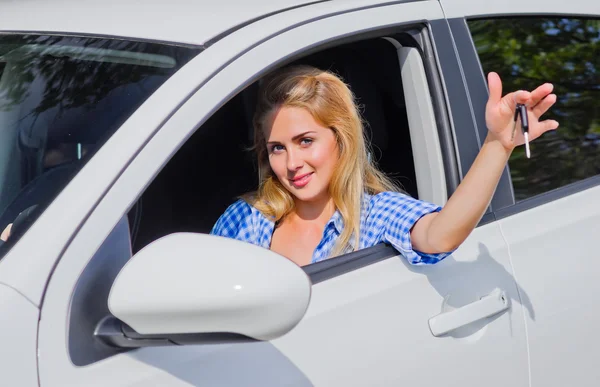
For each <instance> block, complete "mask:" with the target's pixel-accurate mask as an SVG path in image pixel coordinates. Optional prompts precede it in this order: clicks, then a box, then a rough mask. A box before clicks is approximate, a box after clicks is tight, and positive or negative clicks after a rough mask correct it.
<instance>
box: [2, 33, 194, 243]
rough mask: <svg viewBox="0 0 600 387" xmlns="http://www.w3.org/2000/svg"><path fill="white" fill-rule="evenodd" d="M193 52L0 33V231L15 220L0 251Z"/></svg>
mask: <svg viewBox="0 0 600 387" xmlns="http://www.w3.org/2000/svg"><path fill="white" fill-rule="evenodd" d="M197 52H198V49H194V48H186V47H179V46H174V45H167V44H158V43H149V42H136V41H130V40H122V39H103V38H88V37H75V36H43V35H19V34H6V35H0V228H1V229H2V230H4V228H5V227H6V226H7V225H8V224H10V223H14V225H13V229H12V232H11V236H10V238H9V241H8V242H9V243H7V244H5V245H3V246H2V249H3V252H5V251H7V249H8V248H9V247H10V245H11V244H14V242H15V241H16V240H17V239H18V237H19V236H20V235H22V234H23V232H24V231H25V230H26V228H27V226H28V225H29V224H31V222H32V221H33V219H35V217H36V216H38V215H39V214H40V213H41V212H42V210H43V209H44V208H45V207H46V206H47V205H48V204H49V203H50V202H51V201H52V199H53V198H54V197H55V196H56V195H57V194H58V193H59V192H60V191H61V189H62V188H63V187H64V186H65V185H66V184H67V182H68V181H69V180H70V179H71V178H72V177H73V176H74V174H75V173H77V171H78V170H79V169H80V168H81V166H82V165H83V164H84V163H85V162H86V161H87V160H88V159H89V158H90V157H91V156H92V155H93V154H94V152H95V151H96V150H97V149H98V148H99V147H100V146H101V145H102V144H103V143H104V142H105V141H106V139H107V138H108V137H110V135H111V134H113V133H114V132H115V131H116V130H117V129H118V128H119V126H120V125H121V124H122V123H123V122H124V121H125V120H126V119H127V118H128V117H129V116H130V115H131V114H132V113H133V112H134V111H135V110H136V108H137V107H138V106H139V105H140V104H141V103H142V102H143V101H144V100H145V99H146V98H148V96H149V95H150V94H152V92H154V91H155V90H156V89H157V88H158V87H159V86H160V85H161V84H162V83H163V82H165V80H166V79H167V78H168V77H169V76H171V75H172V74H173V73H174V72H175V71H177V69H178V68H180V67H181V66H182V65H183V64H185V63H186V62H188V61H189V59H190V58H192V57H193V56H194V55H195V54H196V53H197ZM19 215H21V216H19Z"/></svg>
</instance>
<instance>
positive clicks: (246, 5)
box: [0, 0, 324, 45]
mask: <svg viewBox="0 0 600 387" xmlns="http://www.w3.org/2000/svg"><path fill="white" fill-rule="evenodd" d="M322 1H324V0H321V1H315V0H252V1H249V0H218V1H214V0H169V1H166V0H101V1H100V0H60V1H51V0H8V1H7V0H4V1H2V2H0V8H1V9H2V11H1V12H0V32H2V31H4V32H25V31H26V32H36V33H38V32H42V33H51V34H56V33H69V34H82V35H101V36H117V37H129V38H137V39H148V40H157V41H168V42H177V43H184V44H194V45H202V44H204V43H206V42H208V41H210V40H211V39H215V38H216V37H218V36H219V35H222V34H225V33H227V31H229V30H231V29H235V28H236V27H238V26H240V25H244V24H247V23H249V22H251V21H253V20H255V19H259V18H261V17H265V16H268V15H270V14H273V13H278V12H282V11H285V10H287V9H290V8H295V7H301V6H304V5H309V4H314V3H319V2H322Z"/></svg>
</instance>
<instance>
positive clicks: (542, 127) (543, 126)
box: [532, 120, 558, 137]
mask: <svg viewBox="0 0 600 387" xmlns="http://www.w3.org/2000/svg"><path fill="white" fill-rule="evenodd" d="M557 128H558V121H555V120H544V121H541V122H538V123H537V125H535V127H534V128H532V129H533V130H535V137H539V136H541V135H542V134H544V133H546V132H547V131H550V130H555V129H557Z"/></svg>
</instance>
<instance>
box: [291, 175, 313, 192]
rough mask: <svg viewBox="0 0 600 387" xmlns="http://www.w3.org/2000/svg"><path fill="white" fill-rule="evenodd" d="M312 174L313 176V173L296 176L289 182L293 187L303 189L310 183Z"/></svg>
mask: <svg viewBox="0 0 600 387" xmlns="http://www.w3.org/2000/svg"><path fill="white" fill-rule="evenodd" d="M312 174H313V172H310V173H307V174H304V175H301V176H298V177H296V178H294V179H290V182H291V183H292V185H293V186H295V187H298V188H301V187H304V186H305V185H307V184H308V182H309V181H310V179H311V177H312Z"/></svg>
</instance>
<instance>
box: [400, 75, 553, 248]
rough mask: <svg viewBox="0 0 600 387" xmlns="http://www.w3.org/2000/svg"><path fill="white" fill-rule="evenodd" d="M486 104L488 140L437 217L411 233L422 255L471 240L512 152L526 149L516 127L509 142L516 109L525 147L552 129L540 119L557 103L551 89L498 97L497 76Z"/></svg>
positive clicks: (490, 84)
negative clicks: (520, 111)
mask: <svg viewBox="0 0 600 387" xmlns="http://www.w3.org/2000/svg"><path fill="white" fill-rule="evenodd" d="M488 87H489V92H490V95H489V99H488V102H487V105H486V110H485V121H486V125H487V127H488V135H487V137H486V139H485V142H484V143H483V146H482V147H481V149H480V151H479V154H478V155H477V157H476V158H475V161H474V162H473V165H472V166H471V168H470V169H469V172H468V173H467V174H466V176H465V177H464V179H463V181H462V182H461V183H460V184H459V186H458V187H457V189H456V191H455V192H454V194H453V195H452V196H451V197H450V198H449V199H448V202H447V203H446V205H445V206H444V207H443V208H442V210H441V211H440V212H438V213H433V214H429V215H425V216H423V217H422V218H421V219H420V220H419V221H417V223H416V224H415V225H414V227H413V229H412V231H411V241H412V245H413V247H414V248H415V249H416V250H418V251H422V252H424V253H438V252H447V251H452V250H454V249H456V248H457V247H458V246H460V244H461V243H462V242H463V241H464V240H465V239H466V238H467V237H468V236H469V234H470V233H471V231H473V229H474V228H475V226H476V225H477V223H479V220H480V219H481V217H482V216H483V214H484V213H485V210H486V208H487V207H488V206H489V204H490V201H491V200H492V196H493V195H494V191H495V190H496V186H497V185H498V181H499V180H500V176H501V175H502V171H503V170H504V167H505V166H506V163H507V162H508V158H509V156H510V154H511V152H512V150H513V149H514V148H515V146H518V145H522V144H523V143H524V137H523V134H522V132H521V128H520V122H519V123H518V124H517V128H516V131H515V135H514V138H513V135H512V134H513V127H514V116H515V109H516V104H517V103H520V104H524V105H526V107H527V116H528V119H529V141H533V140H535V139H536V138H537V137H539V136H541V135H542V134H543V133H545V132H547V131H549V130H553V129H556V128H557V127H558V122H556V121H554V120H545V121H540V117H541V116H542V114H544V113H545V112H546V111H547V110H548V109H549V108H550V107H551V106H552V105H553V104H554V103H555V102H556V95H554V94H551V93H552V89H553V86H552V85H551V84H549V83H545V84H543V85H541V86H539V87H538V88H537V89H535V90H533V91H532V92H528V91H517V92H513V93H509V94H507V95H506V96H504V97H502V83H501V81H500V77H499V76H498V74H496V73H490V74H489V75H488Z"/></svg>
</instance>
